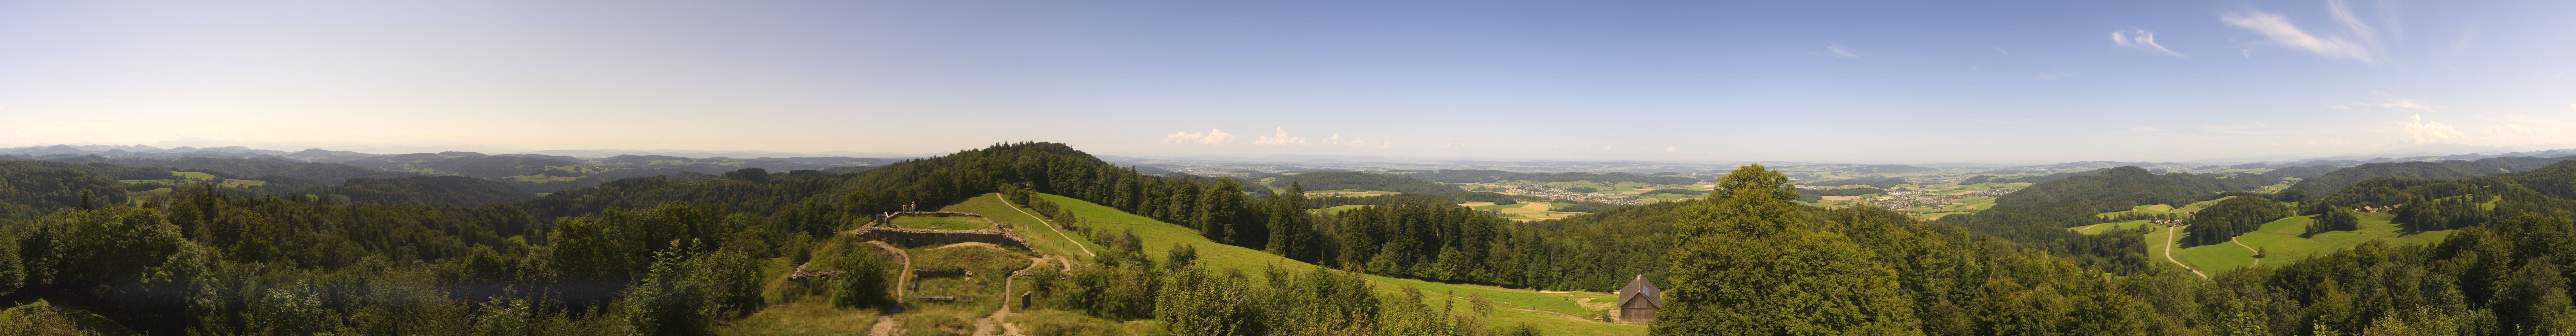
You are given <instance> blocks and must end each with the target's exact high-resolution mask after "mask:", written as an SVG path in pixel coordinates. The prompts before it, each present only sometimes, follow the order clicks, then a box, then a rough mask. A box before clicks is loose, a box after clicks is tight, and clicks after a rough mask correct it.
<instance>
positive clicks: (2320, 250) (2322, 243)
mask: <svg viewBox="0 0 2576 336" xmlns="http://www.w3.org/2000/svg"><path fill="white" fill-rule="evenodd" d="M2313 217H2314V216H2296V217H2290V218H2283V219H2281V220H2278V221H2273V222H2271V223H2265V224H2263V228H2262V229H2259V230H2256V231H2254V232H2248V233H2246V234H2245V235H2243V236H2237V237H2236V242H2237V243H2242V244H2245V245H2246V246H2250V247H2253V248H2257V249H2262V250H2263V251H2265V252H2267V254H2265V255H2264V256H2263V258H2262V262H2261V264H2264V265H2278V264H2288V263H2290V262H2295V261H2299V260H2303V259H2307V258H2309V257H2314V256H2317V255H2322V254H2326V253H2334V251H2339V250H2343V249H2349V248H2352V246H2353V245H2360V244H2361V243H2363V242H2369V241H2373V240H2378V241H2382V242H2385V243H2387V244H2391V245H2402V244H2429V243H2436V242H2441V241H2442V239H2443V238H2445V237H2450V236H2451V232H2454V230H2438V231H2425V232H2415V233H2411V234H2410V233H2407V232H2405V231H2404V229H2401V228H2399V227H2398V226H2397V224H2396V223H2391V222H2390V220H2393V219H2395V218H2396V214H2392V213H2386V212H2382V213H2370V214H2362V216H2361V225H2360V229H2359V230H2354V231H2334V232H2326V233H2319V234H2317V235H2316V236H2311V237H2305V238H2302V237H2299V234H2300V233H2303V232H2306V230H2307V226H2308V223H2309V222H2311V221H2312V220H2313ZM2212 247H2228V248H2235V249H2236V250H2237V251H2244V250H2245V248H2243V247H2237V246H2236V245H2235V244H2223V245H2215V246H2202V247H2193V248H2190V249H2178V250H2175V251H2176V252H2177V253H2180V256H2179V257H2182V258H2185V259H2186V260H2184V262H2189V263H2193V265H2192V266H2194V267H2207V268H2206V269H2203V270H2202V271H2204V272H2208V271H2213V270H2214V271H2222V272H2223V271H2228V270H2233V269H2234V266H2239V264H2243V265H2254V264H2255V262H2253V261H2252V260H2251V259H2252V257H2253V252H2251V251H2246V252H2244V253H2243V254H2242V258H2238V257H2231V256H2234V255H2237V254H2238V253H2236V252H2226V251H2225V250H2224V249H2208V250H2204V248H2212ZM2203 260H2207V262H2206V263H2204V262H2203ZM2211 274H2212V275H2216V273H2211Z"/></svg>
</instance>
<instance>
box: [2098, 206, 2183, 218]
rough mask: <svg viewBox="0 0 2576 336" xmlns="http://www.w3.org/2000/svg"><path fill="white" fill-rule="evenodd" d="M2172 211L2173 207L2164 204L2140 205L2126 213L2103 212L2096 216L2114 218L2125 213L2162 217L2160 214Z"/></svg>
mask: <svg viewBox="0 0 2576 336" xmlns="http://www.w3.org/2000/svg"><path fill="white" fill-rule="evenodd" d="M2173 210H2174V207H2173V206H2172V205H2164V204H2148V205H2140V206H2136V207H2131V208H2129V210H2128V211H2112V212H2104V213H2100V214H2098V215H2101V216H2105V217H2108V216H2115V215H2120V214H2126V213H2142V214H2149V215H2162V214H2168V213H2173Z"/></svg>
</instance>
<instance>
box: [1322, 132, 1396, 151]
mask: <svg viewBox="0 0 2576 336" xmlns="http://www.w3.org/2000/svg"><path fill="white" fill-rule="evenodd" d="M1324 145H1325V146H1341V147H1359V148H1393V147H1395V143H1394V142H1390V141H1387V140H1386V139H1385V138H1379V139H1378V141H1376V142H1370V141H1368V140H1364V139H1358V138H1352V139H1350V140H1347V141H1346V140H1342V135H1341V134H1338V133H1337V134H1333V136H1331V137H1326V138H1324Z"/></svg>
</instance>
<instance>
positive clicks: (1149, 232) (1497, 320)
mask: <svg viewBox="0 0 2576 336" xmlns="http://www.w3.org/2000/svg"><path fill="white" fill-rule="evenodd" d="M1038 197H1043V198H1045V199H1046V200H1048V201H1052V202H1055V203H1056V204H1059V205H1062V206H1064V207H1066V208H1067V209H1069V210H1070V211H1072V212H1073V214H1074V216H1075V217H1078V218H1083V219H1085V220H1087V221H1088V223H1089V224H1090V225H1092V226H1093V227H1092V230H1107V231H1110V232H1121V231H1125V230H1135V232H1136V235H1137V236H1138V237H1142V238H1144V240H1145V241H1146V242H1145V244H1144V247H1145V252H1146V254H1147V255H1149V256H1151V257H1153V258H1156V259H1160V258H1164V257H1165V256H1167V255H1168V254H1169V253H1170V252H1171V248H1172V245H1173V244H1174V243H1187V244H1190V245H1191V246H1194V247H1196V248H1197V250H1198V258H1199V259H1198V260H1199V262H1201V263H1205V264H1207V265H1210V266H1214V267H1217V268H1220V269H1222V268H1227V267H1232V268H1238V269H1243V270H1245V271H1246V272H1245V274H1246V275H1247V276H1250V277H1253V278H1255V280H1256V281H1254V282H1260V281H1259V280H1261V279H1260V278H1262V277H1265V275H1263V274H1262V272H1259V270H1261V269H1265V268H1267V267H1272V266H1277V267H1283V268H1288V269H1293V270H1307V269H1312V268H1314V267H1317V266H1315V265H1313V264H1307V263H1305V262H1300V261H1296V260H1290V259H1287V258H1281V257H1279V256H1277V255H1271V254H1269V253H1264V252H1261V251H1255V250H1252V249H1248V248H1243V247H1238V246H1233V245H1226V244H1219V243H1216V242H1214V241H1209V240H1207V238H1205V237H1202V236H1200V235H1199V233H1198V231H1196V230H1191V229H1189V228H1186V227H1182V226H1180V225H1175V224H1170V223H1164V222H1162V221H1157V220H1154V219H1152V218H1145V217H1144V216H1137V215H1134V214H1128V213H1126V212H1121V211H1118V210H1117V209H1111V208H1109V207H1106V206H1101V205H1098V204H1093V203H1091V202H1085V201H1082V200H1078V199H1074V198H1071V197H1063V196H1057V195H1047V194H1039V195H1038ZM985 198H990V197H985ZM1366 277H1367V278H1368V279H1369V280H1371V281H1375V282H1377V283H1378V284H1380V285H1381V286H1378V290H1379V291H1381V292H1383V293H1394V292H1396V291H1397V290H1398V287H1396V286H1405V287H1415V288H1420V289H1422V290H1423V291H1424V292H1426V293H1431V294H1432V295H1429V296H1427V297H1428V298H1429V299H1430V300H1434V301H1431V302H1426V304H1430V305H1434V306H1438V305H1441V304H1442V303H1440V302H1438V301H1437V300H1443V299H1457V300H1464V298H1465V297H1467V296H1468V295H1470V294H1483V295H1485V297H1486V298H1488V299H1490V300H1493V301H1495V302H1497V303H1498V305H1499V306H1501V307H1496V309H1495V310H1494V314H1493V315H1490V316H1487V317H1486V319H1487V320H1488V322H1489V323H1490V324H1489V325H1512V324H1516V323H1529V324H1530V325H1532V326H1536V327H1538V328H1539V330H1540V331H1541V332H1542V333H1545V334H1548V335H1643V334H1645V333H1646V327H1645V326H1642V325H1629V324H1613V323H1603V322H1596V321H1591V320H1585V319H1582V318H1580V317H1578V316H1595V315H1598V314H1599V311H1600V310H1602V309H1607V308H1609V305H1608V303H1609V301H1610V300H1611V299H1612V297H1611V295H1610V294H1609V293H1599V292H1564V293H1557V292H1539V291H1532V290H1520V289H1507V288H1501V287H1494V286H1483V285H1462V284H1445V283H1436V282H1427V281H1420V280H1411V279H1395V278H1388V277H1382V276H1375V275H1368V276H1366ZM1441 293H1455V294H1454V295H1455V296H1454V297H1452V296H1449V295H1440V294H1441ZM1460 303H1464V302H1463V301H1461V302H1460ZM1529 307H1537V308H1536V309H1531V308H1529Z"/></svg>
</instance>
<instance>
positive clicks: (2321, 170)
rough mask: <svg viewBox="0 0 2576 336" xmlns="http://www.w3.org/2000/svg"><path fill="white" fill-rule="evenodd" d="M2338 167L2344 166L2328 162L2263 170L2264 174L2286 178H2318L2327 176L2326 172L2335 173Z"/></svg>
mask: <svg viewBox="0 0 2576 336" xmlns="http://www.w3.org/2000/svg"><path fill="white" fill-rule="evenodd" d="M2338 169H2343V166H2337V165H2330V164H2326V165H2314V166H2304V167H2281V168H2277V169H2272V171H2267V172H2263V175H2271V176H2272V177H2278V178H2285V179H2286V178H2297V179H2311V178H2316V177H2318V176H2325V175H2326V174H2329V173H2334V171H2335V170H2338Z"/></svg>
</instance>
